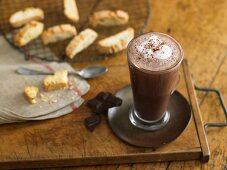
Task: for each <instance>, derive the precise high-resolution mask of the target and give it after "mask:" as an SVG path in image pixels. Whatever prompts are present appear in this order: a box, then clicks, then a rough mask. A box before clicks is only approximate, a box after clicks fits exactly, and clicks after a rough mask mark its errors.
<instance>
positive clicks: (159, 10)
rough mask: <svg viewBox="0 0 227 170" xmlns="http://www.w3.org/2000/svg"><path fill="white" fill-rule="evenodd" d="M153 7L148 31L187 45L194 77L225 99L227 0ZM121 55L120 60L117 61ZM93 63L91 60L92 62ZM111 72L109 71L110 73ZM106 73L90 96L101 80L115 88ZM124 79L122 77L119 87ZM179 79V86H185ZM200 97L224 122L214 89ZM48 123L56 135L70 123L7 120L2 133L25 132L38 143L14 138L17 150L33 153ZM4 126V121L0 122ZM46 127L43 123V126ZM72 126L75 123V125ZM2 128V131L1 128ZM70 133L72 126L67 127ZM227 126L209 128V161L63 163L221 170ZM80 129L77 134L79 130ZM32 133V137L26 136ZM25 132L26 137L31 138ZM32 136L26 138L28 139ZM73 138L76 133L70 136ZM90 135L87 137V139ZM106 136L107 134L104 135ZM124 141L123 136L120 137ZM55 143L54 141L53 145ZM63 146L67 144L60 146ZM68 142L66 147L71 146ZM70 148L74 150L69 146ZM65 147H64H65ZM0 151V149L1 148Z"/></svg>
mask: <svg viewBox="0 0 227 170" xmlns="http://www.w3.org/2000/svg"><path fill="white" fill-rule="evenodd" d="M150 8H151V9H152V17H151V20H150V22H149V25H148V27H147V29H146V30H147V31H159V32H165V33H168V34H170V35H172V36H173V37H175V38H176V39H177V40H178V41H179V42H180V43H181V44H182V46H183V48H184V52H185V58H187V59H188V60H189V63H190V70H191V71H192V73H193V78H194V81H195V83H196V84H197V85H200V86H211V87H216V88H219V89H220V90H221V92H222V93H223V94H224V99H225V101H227V88H226V87H227V86H226V84H227V72H226V68H227V60H226V49H227V23H226V18H227V10H226V8H227V1H225V0H219V1H214V0H200V1H197V0H175V1H173V0H162V1H151V5H150ZM116 60H119V61H121V62H117V61H116ZM125 62H126V60H125V55H124V54H123V53H122V54H118V55H117V56H116V57H112V58H110V59H108V60H107V61H103V62H101V64H102V65H107V66H110V65H116V67H117V65H118V64H120V63H125ZM89 64H90V63H89ZM83 65H85V64H76V65H75V67H77V68H78V67H81V66H83ZM119 69H120V67H119V68H117V69H116V70H115V71H113V70H111V73H114V74H117V73H118V72H119V71H123V72H127V70H124V69H123V68H121V69H122V70H119ZM107 77H108V78H110V77H111V75H110V74H108V75H107ZM106 81H108V79H106V80H105V79H104V78H102V77H100V78H99V79H97V80H92V81H91V83H92V84H93V86H92V91H93V92H92V91H91V93H90V94H89V95H87V96H86V97H87V98H89V97H92V96H94V95H95V94H96V93H97V92H99V89H98V85H99V83H100V82H101V86H102V87H103V88H107V87H108V88H109V87H110V88H111V91H112V92H114V88H113V87H112V85H111V83H108V82H107V83H106ZM128 81H129V80H127V79H125V80H124V82H123V83H127V82H128ZM120 86H121V83H119V82H118V87H120ZM181 87H182V85H180V87H179V88H181ZM198 101H199V103H200V107H201V113H202V118H203V121H204V122H221V121H224V116H223V114H222V110H221V109H220V105H219V103H218V102H217V98H216V96H215V95H213V94H208V95H206V94H204V93H201V92H199V93H198ZM81 109H82V110H83V111H84V114H83V115H79V114H77V113H75V114H71V115H70V116H65V117H64V119H65V120H66V122H67V121H70V120H71V119H73V118H75V117H80V118H81V119H83V117H86V116H87V115H89V114H90V113H89V112H87V110H86V109H85V108H81ZM45 123H48V124H50V128H49V129H47V130H48V131H49V132H52V133H53V135H57V134H55V133H54V132H53V130H52V129H51V127H54V126H57V127H59V129H60V130H61V127H62V126H67V123H62V124H60V125H59V126H58V123H59V122H57V121H55V120H51V121H43V122H36V123H26V124H25V125H23V126H22V125H14V126H3V129H5V130H4V131H2V132H1V134H3V135H4V136H5V137H6V140H3V139H2V138H1V139H0V141H1V143H3V142H5V143H8V144H7V145H8V146H9V148H10V146H11V145H12V144H15V139H13V138H11V137H10V136H11V135H15V136H16V137H17V138H23V137H21V136H24V137H26V136H29V135H30V136H31V137H30V138H31V139H30V140H33V141H34V143H35V145H34V146H29V148H28V149H26V148H23V147H24V146H23V142H25V141H26V140H21V142H20V143H18V144H16V145H17V148H18V151H19V153H23V152H25V151H26V152H27V153H30V154H31V153H32V151H34V150H35V149H34V148H36V147H39V148H40V150H42V149H43V146H39V141H40V140H44V141H45V140H46V137H45V135H42V134H41V133H40V132H38V133H39V136H38V137H37V138H34V139H33V133H34V132H36V129H39V128H40V127H42V124H45ZM24 126H25V132H23V134H20V133H19V130H20V129H22V128H24ZM31 126H34V127H35V129H34V131H31V130H30V129H29V127H31ZM1 128H2V127H1ZM41 129H42V128H41ZM71 130H73V127H72V129H71ZM3 132H4V133H3ZM64 133H65V134H67V133H68V132H64ZM226 134H227V128H220V129H219V128H211V129H208V130H207V137H208V143H209V146H210V151H211V158H210V160H209V162H208V163H207V164H201V163H200V161H179V162H174V161H173V162H162V163H146V164H126V165H109V166H95V167H89V166H88V167H77V168H65V169H84V170H90V169H91V170H92V169H93V170H98V169H99V170H115V169H123V170H132V169H133V170H136V169H138V170H141V169H142V170H143V169H145V170H146V169H147V170H148V169H149V170H153V169H154V170H156V169H161V170H164V169H168V170H175V169H181V170H184V169H186V170H187V169H203V170H213V169H215V170H216V169H217V170H219V169H220V170H222V169H226V168H225V167H226V164H227V140H226ZM77 135H78V134H77ZM80 135H81V134H80ZM27 138H28V137H27ZM27 138H25V139H27ZM27 140H28V139H27ZM70 140H73V139H70ZM86 140H87V139H83V141H82V142H85V141H86ZM106 140H108V139H106ZM119 143H120V141H119ZM52 144H57V146H58V145H59V146H63V144H64V143H61V144H59V143H58V141H46V146H47V147H49V149H50V151H48V152H47V153H50V154H54V147H51V145H52ZM54 146H55V145H54ZM62 148H63V147H62ZM69 150H70V148H68V150H67V151H69ZM70 151H71V152H72V153H73V152H76V150H70ZM62 152H63V153H64V152H65V151H64V149H62ZM0 155H1V154H0ZM12 155H14V156H17V157H18V159H20V155H17V154H15V152H11V153H9V156H12Z"/></svg>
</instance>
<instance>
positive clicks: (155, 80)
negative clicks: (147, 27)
mask: <svg viewBox="0 0 227 170" xmlns="http://www.w3.org/2000/svg"><path fill="white" fill-rule="evenodd" d="M182 59H183V51H182V48H181V46H180V45H179V43H178V42H177V41H176V40H175V39H173V38H172V37H170V36H168V35H166V34H162V33H147V34H143V35H141V36H139V37H137V38H135V39H133V40H132V41H131V42H130V44H129V46H128V63H129V71H130V77H131V85H132V90H133V97H134V108H135V113H136V114H137V115H138V117H139V118H141V119H142V120H145V121H157V120H159V119H161V118H162V117H163V115H164V113H165V111H166V108H167V105H168V102H169V98H170V95H171V93H172V92H173V90H174V89H175V87H176V84H177V81H178V68H179V66H180V63H181V61H182Z"/></svg>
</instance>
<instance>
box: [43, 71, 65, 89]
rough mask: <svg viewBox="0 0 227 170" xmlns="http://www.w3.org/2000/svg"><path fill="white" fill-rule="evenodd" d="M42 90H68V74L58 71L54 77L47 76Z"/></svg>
mask: <svg viewBox="0 0 227 170" xmlns="http://www.w3.org/2000/svg"><path fill="white" fill-rule="evenodd" d="M43 84H44V90H45V91H51V90H57V89H67V88H68V72H67V71H66V70H59V71H56V72H55V73H54V75H51V76H47V77H46V78H45V79H44V81H43Z"/></svg>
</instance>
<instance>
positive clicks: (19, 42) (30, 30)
mask: <svg viewBox="0 0 227 170" xmlns="http://www.w3.org/2000/svg"><path fill="white" fill-rule="evenodd" d="M43 28H44V25H43V23H41V22H38V21H32V22H30V23H28V24H26V25H25V26H24V27H23V28H21V29H20V30H19V31H18V32H17V33H16V34H15V36H14V44H15V45H16V46H19V47H21V46H24V45H27V44H28V43H29V42H30V41H32V40H34V39H36V38H37V37H39V35H41V34H42V32H43Z"/></svg>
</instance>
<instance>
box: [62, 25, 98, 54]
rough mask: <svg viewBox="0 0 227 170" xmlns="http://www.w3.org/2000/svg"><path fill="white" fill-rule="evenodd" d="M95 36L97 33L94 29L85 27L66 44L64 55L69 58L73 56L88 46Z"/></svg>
mask: <svg viewBox="0 0 227 170" xmlns="http://www.w3.org/2000/svg"><path fill="white" fill-rule="evenodd" d="M97 37H98V34H97V33H96V32H95V31H94V30H92V29H89V28H87V29H85V30H84V31H82V32H80V33H79V34H78V35H76V36H75V37H74V38H73V39H72V40H71V42H70V43H69V44H68V46H67V47H66V51H65V53H66V55H67V56H68V57H69V58H73V57H74V56H75V55H76V54H78V53H79V52H81V51H83V50H84V49H85V48H87V47H88V46H90V45H91V44H92V43H93V42H94V41H95V39H96V38H97Z"/></svg>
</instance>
